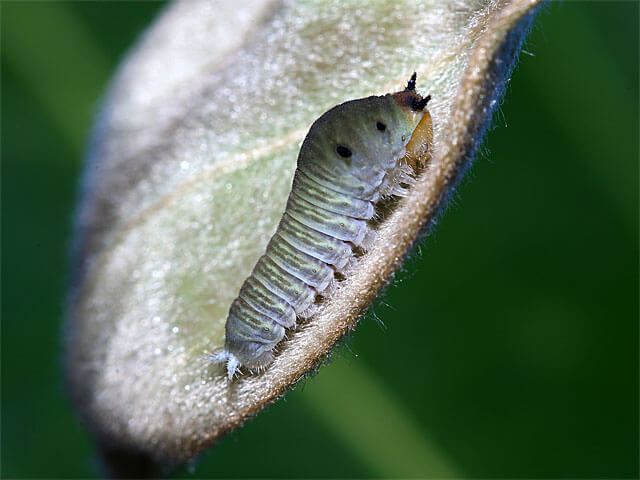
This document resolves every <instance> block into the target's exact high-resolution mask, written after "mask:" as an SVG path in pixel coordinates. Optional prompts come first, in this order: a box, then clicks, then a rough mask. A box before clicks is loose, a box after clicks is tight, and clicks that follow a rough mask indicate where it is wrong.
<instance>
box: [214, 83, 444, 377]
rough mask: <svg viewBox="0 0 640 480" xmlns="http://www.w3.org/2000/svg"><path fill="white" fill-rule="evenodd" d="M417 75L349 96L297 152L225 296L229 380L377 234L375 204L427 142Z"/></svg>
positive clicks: (401, 180)
mask: <svg viewBox="0 0 640 480" xmlns="http://www.w3.org/2000/svg"><path fill="white" fill-rule="evenodd" d="M415 82H416V74H415V73H414V74H413V76H412V77H411V79H410V80H409V83H408V84H407V87H406V88H405V89H404V90H403V91H400V92H397V93H393V94H387V95H384V96H372V97H367V98H362V99H358V100H351V101H348V102H345V103H343V104H341V105H338V106H336V107H333V108H332V109H330V110H329V111H327V112H326V113H324V114H323V115H322V116H321V117H320V118H318V120H316V121H315V122H314V123H313V125H312V126H311V129H310V130H309V133H308V134H307V136H306V138H305V139H304V142H303V143H302V147H301V149H300V153H299V155H298V163H297V168H296V171H295V174H294V179H293V186H292V190H291V193H290V195H289V199H288V201H287V206H286V210H285V213H284V215H283V216H282V219H281V221H280V224H279V225H278V228H277V230H276V233H275V234H274V235H273V237H272V238H271V240H270V242H269V244H268V246H267V249H266V252H265V253H264V255H263V256H262V257H260V259H259V260H258V262H257V264H256V266H255V267H254V269H253V272H252V273H251V275H250V276H249V278H247V280H246V281H245V282H244V284H243V285H242V287H241V288H240V293H239V295H238V297H237V298H236V299H235V300H234V301H233V303H232V304H231V308H230V309H229V315H228V317H227V321H226V325H225V346H224V350H222V351H220V352H218V353H217V354H215V355H213V356H212V357H211V358H212V359H213V360H214V361H217V362H226V367H227V375H228V377H229V379H232V378H233V376H234V374H235V373H236V371H237V370H238V369H239V368H240V367H242V366H244V367H246V368H248V369H250V370H252V369H261V368H265V367H266V366H268V365H269V364H270V363H271V362H272V361H273V360H274V349H275V347H276V346H277V345H278V344H279V343H280V342H281V341H282V340H283V338H284V336H285V331H286V330H287V329H289V328H293V327H294V326H295V325H296V318H297V317H303V318H304V317H305V316H308V314H309V312H310V311H312V309H313V306H314V302H315V301H316V297H317V296H318V295H319V294H322V293H323V292H324V291H325V290H326V289H327V288H328V287H329V285H330V284H331V283H332V282H333V281H334V276H335V274H336V272H342V271H343V269H344V268H345V266H346V265H347V264H348V262H349V261H350V260H351V259H352V258H353V257H354V255H355V252H354V249H355V248H357V249H359V250H366V248H367V245H368V244H369V241H368V240H367V239H370V238H371V235H374V234H375V230H374V228H373V227H372V226H371V220H372V219H373V218H374V217H375V216H376V204H377V203H378V202H379V201H380V200H383V199H385V198H388V197H390V196H394V195H395V196H402V195H404V194H405V192H406V188H405V187H403V184H404V185H407V184H408V185H410V184H411V183H412V182H413V181H414V176H415V172H416V170H417V169H418V168H419V167H420V166H422V164H423V162H424V161H425V158H426V155H427V154H428V152H429V150H430V148H431V142H432V138H433V127H432V122H431V115H430V114H429V111H428V110H427V109H426V105H427V103H428V102H429V100H430V98H431V97H430V96H426V97H424V98H423V97H422V96H421V95H420V94H419V93H417V92H416V88H415Z"/></svg>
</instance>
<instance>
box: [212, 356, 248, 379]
mask: <svg viewBox="0 0 640 480" xmlns="http://www.w3.org/2000/svg"><path fill="white" fill-rule="evenodd" d="M209 360H211V361H212V362H215V363H226V367H227V378H228V379H229V380H233V377H234V376H235V374H236V372H237V371H238V370H240V360H238V357H236V356H235V355H234V354H233V353H231V352H228V351H226V350H222V351H220V352H218V353H216V354H214V355H211V356H210V357H209Z"/></svg>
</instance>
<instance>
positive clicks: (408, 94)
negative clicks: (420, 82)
mask: <svg viewBox="0 0 640 480" xmlns="http://www.w3.org/2000/svg"><path fill="white" fill-rule="evenodd" d="M416 77H417V75H416V73H415V72H414V73H413V75H411V78H410V79H409V82H408V83H407V87H406V88H405V89H404V90H403V91H402V92H397V93H394V94H392V95H391V97H392V98H393V100H394V101H395V102H396V103H397V104H398V106H399V107H400V109H401V110H402V111H403V113H404V114H405V115H406V116H407V117H408V119H409V124H410V125H411V126H412V127H413V129H412V131H411V135H410V136H409V137H408V138H409V141H408V142H407V143H406V145H405V148H406V154H405V158H404V161H406V162H407V164H409V165H410V166H412V167H414V168H416V167H418V166H422V165H423V164H424V157H425V154H426V153H427V151H428V150H429V148H430V146H431V143H432V142H433V123H432V120H431V114H430V113H429V110H427V108H426V107H427V104H428V103H429V100H431V95H427V96H426V97H422V96H421V95H420V94H419V93H418V92H417V91H416Z"/></svg>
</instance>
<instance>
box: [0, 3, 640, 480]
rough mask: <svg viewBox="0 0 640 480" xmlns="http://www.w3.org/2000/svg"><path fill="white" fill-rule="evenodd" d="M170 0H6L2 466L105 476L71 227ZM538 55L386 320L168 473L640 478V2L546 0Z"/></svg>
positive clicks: (527, 64) (389, 298)
mask: <svg viewBox="0 0 640 480" xmlns="http://www.w3.org/2000/svg"><path fill="white" fill-rule="evenodd" d="M161 7H162V4H160V3H154V2H140V3H138V2H122V3H117V2H113V3H107V2H96V3H94V2H75V3H59V2H44V3H37V2H24V3H21V2H8V1H3V2H2V5H1V9H2V12H1V13H2V117H1V120H2V150H1V153H2V470H1V472H0V473H1V474H2V476H3V477H51V476H62V477H74V476H83V477H86V476H93V475H95V470H94V469H93V463H92V451H91V445H90V441H89V438H88V436H87V434H86V433H85V432H84V431H83V430H82V428H81V427H80V426H79V425H78V424H77V422H76V421H75V419H74V416H73V414H72V411H71V409H70V407H69V404H68V402H67V401H66V398H65V395H64V392H63V388H62V382H61V374H60V363H61V362H60V337H59V333H60V326H61V306H62V299H63V296H64V291H65V264H66V250H67V248H68V243H69V232H70V228H69V226H70V220H71V215H72V211H73V204H74V197H75V189H76V183H77V179H78V174H79V171H80V168H81V156H82V150H83V145H84V141H85V138H86V135H87V132H88V130H89V126H90V124H91V119H92V114H93V112H94V111H95V110H96V107H97V104H98V101H99V98H100V95H101V92H102V91H103V90H104V88H105V85H106V82H107V80H108V78H109V75H110V73H111V72H112V71H113V69H114V67H115V66H116V64H117V62H118V59H119V58H120V57H121V56H122V54H123V52H125V51H126V49H127V48H128V46H130V45H131V44H132V42H133V41H134V40H135V38H136V36H137V35H138V33H139V32H140V31H141V30H142V29H143V28H144V27H145V25H147V24H148V23H149V21H150V20H151V19H152V18H153V16H154V15H155V13H156V12H157V11H158V10H159V9H160V8H161ZM525 50H526V52H523V53H522V55H521V61H520V65H519V67H518V69H517V70H516V72H515V74H514V75H513V78H512V81H511V84H510V88H509V89H508V92H507V95H506V97H505V101H504V103H503V105H502V108H501V111H499V112H498V114H497V115H496V120H495V122H494V123H495V128H493V130H492V131H491V132H490V133H489V136H488V139H487V141H486V142H485V147H484V148H483V152H482V153H481V154H480V155H479V156H478V158H477V161H476V163H475V166H474V168H473V170H472V172H471V173H470V174H469V175H468V177H467V180H466V181H465V182H464V184H463V185H462V187H461V188H460V189H459V191H458V195H457V197H456V199H455V201H454V202H453V204H452V206H451V207H450V208H449V209H448V211H447V213H446V214H445V216H444V217H443V218H442V220H441V222H440V225H439V227H438V229H437V231H436V232H435V234H434V235H433V236H431V237H430V238H429V239H427V240H426V241H425V242H424V243H423V246H422V248H421V249H420V252H419V253H417V254H415V255H414V256H413V258H412V259H411V260H410V261H409V262H408V264H407V266H406V268H405V269H404V272H403V273H402V274H401V275H399V280H398V281H397V282H396V283H397V284H398V285H397V286H394V287H392V288H390V289H388V291H387V293H386V295H385V297H384V299H383V301H380V302H378V305H377V306H376V308H375V314H376V315H377V316H378V317H379V318H381V319H382V320H383V321H384V323H385V324H386V326H387V327H386V330H383V329H381V328H380V326H379V325H378V324H377V323H376V322H375V321H374V318H373V315H372V314H371V312H370V313H369V314H368V315H367V317H366V318H365V319H364V321H363V322H362V323H361V325H360V326H359V327H358V329H357V331H356V332H355V333H354V334H353V335H352V337H351V339H349V340H348V342H347V347H344V346H343V347H342V348H340V349H339V350H338V351H337V355H336V356H335V357H336V360H335V361H334V362H333V363H332V364H331V365H329V366H328V367H325V368H323V369H321V371H320V373H319V374H318V375H317V376H316V377H314V378H312V379H308V380H306V381H305V382H304V385H302V386H299V387H298V388H297V389H296V390H295V391H294V392H292V393H290V394H289V395H287V397H286V398H285V399H284V400H280V401H279V402H277V403H276V404H275V405H274V406H272V407H271V408H270V409H269V410H267V411H266V412H263V413H262V414H261V415H259V416H258V417H257V418H256V419H255V420H253V421H251V422H249V423H248V424H247V425H246V426H245V427H244V428H243V429H241V430H240V431H237V432H235V433H234V434H232V435H231V436H229V437H227V438H225V439H224V440H223V441H222V442H221V443H220V444H219V445H218V446H216V447H215V448H214V449H213V450H212V451H210V452H209V453H207V454H205V455H204V457H203V459H202V460H201V462H200V463H199V464H198V465H197V466H196V467H195V468H192V469H191V470H187V469H184V470H181V471H179V472H178V475H185V476H220V477H291V476H303V477H352V476H353V477H363V476H387V475H391V474H393V473H395V474H397V475H411V476H424V475H426V474H428V473H429V471H430V470H429V468H430V467H429V465H431V462H435V463H438V462H440V464H442V465H446V468H448V471H449V472H451V473H454V474H457V475H460V476H465V477H512V476H519V477H540V476H543V477H605V476H606V477H637V475H638V3H636V2H625V3H613V2H610V3H609V2H607V3H594V2H584V3H578V2H564V3H562V4H554V5H552V6H551V7H549V8H548V9H547V10H546V12H544V13H543V14H541V15H540V17H539V18H538V21H537V27H536V28H535V29H534V31H533V32H532V35H531V36H530V37H529V41H528V42H527V45H526V46H525ZM396 439H397V440H396ZM412 439H413V440H412ZM414 440H415V441H414ZM381 445H387V446H385V447H384V449H385V450H384V451H380V450H381V448H382V447H381ZM388 445H392V446H394V447H393V448H389V447H388ZM403 455H404V456H406V457H408V458H410V459H411V461H410V462H405V461H403V460H401V459H402V458H403ZM398 459H400V460H398ZM412 462H413V463H412ZM421 466H422V467H421ZM423 467H424V468H423Z"/></svg>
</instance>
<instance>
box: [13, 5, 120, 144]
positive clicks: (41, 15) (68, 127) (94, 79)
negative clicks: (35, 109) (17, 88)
mask: <svg viewBox="0 0 640 480" xmlns="http://www.w3.org/2000/svg"><path fill="white" fill-rule="evenodd" d="M2 9H3V10H5V12H6V11H7V10H11V11H10V12H7V14H8V15H11V18H12V21H11V22H4V23H3V24H2V26H3V29H2V40H3V41H2V57H3V61H4V62H6V64H7V66H8V67H9V68H10V69H11V71H12V72H13V73H14V74H16V75H18V76H19V77H20V79H21V80H22V81H23V82H24V84H25V85H27V86H28V87H29V89H30V91H31V93H32V95H33V96H34V97H35V98H36V99H37V100H38V101H39V102H40V104H41V105H42V106H43V108H44V110H45V111H46V112H47V113H48V114H49V116H50V117H51V120H53V123H54V124H55V125H57V127H58V129H59V133H60V134H61V135H62V136H63V137H64V138H65V140H66V142H67V143H68V145H69V146H70V147H71V149H72V150H73V151H74V152H76V153H77V154H78V155H80V153H81V152H82V150H83V148H84V145H85V144H86V136H87V133H88V129H87V127H86V126H87V125H89V121H90V119H91V116H92V114H93V111H92V110H89V109H86V110H81V109H80V110H78V109H73V108H69V105H96V106H97V99H98V95H99V92H100V90H101V89H102V88H103V81H104V80H103V79H104V78H106V77H107V75H108V72H109V66H108V63H107V61H106V60H105V58H106V55H105V53H104V52H103V51H102V48H101V47H100V45H98V44H97V43H96V42H95V39H94V37H93V35H92V34H91V32H89V31H88V30H87V29H86V27H85V25H84V24H83V23H82V22H81V21H79V20H78V18H77V17H76V15H75V13H74V12H73V10H72V8H71V7H70V5H69V4H68V3H63V2H45V3H41V2H34V3H32V4H31V8H29V7H25V5H23V4H22V3H21V2H15V4H14V3H13V2H5V3H4V4H3V5H2ZM27 26H28V29H29V30H30V31H32V32H38V34H37V35H24V34H23V31H24V30H25V29H27ZM42 38H47V39H48V40H47V41H48V42H53V43H55V44H56V46H55V48H50V49H43V48H42V44H41V43H42ZM51 52H64V53H63V54H59V55H54V56H52V55H51ZM51 92H56V94H55V95H51Z"/></svg>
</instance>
